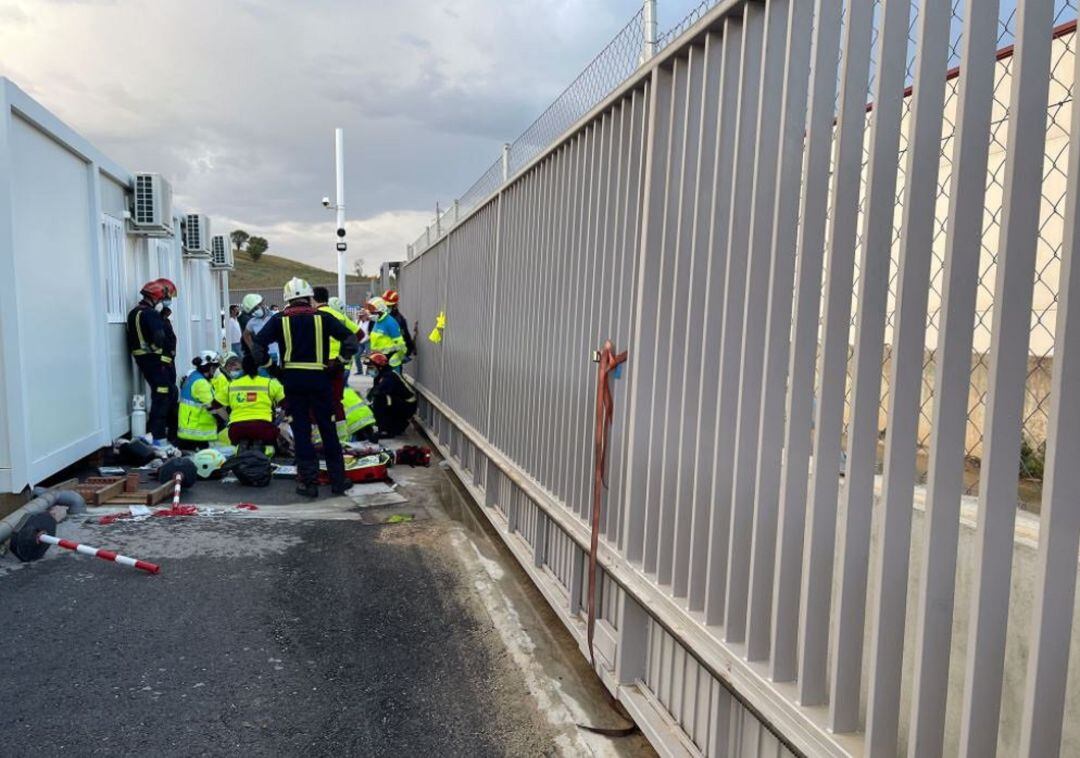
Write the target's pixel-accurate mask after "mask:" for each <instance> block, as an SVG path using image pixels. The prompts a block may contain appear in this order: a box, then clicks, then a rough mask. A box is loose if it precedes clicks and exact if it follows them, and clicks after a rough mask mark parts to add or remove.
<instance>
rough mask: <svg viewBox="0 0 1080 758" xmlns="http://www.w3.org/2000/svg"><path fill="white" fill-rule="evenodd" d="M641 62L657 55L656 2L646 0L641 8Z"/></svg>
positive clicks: (654, 0)
mask: <svg viewBox="0 0 1080 758" xmlns="http://www.w3.org/2000/svg"><path fill="white" fill-rule="evenodd" d="M641 15H642V24H641V35H642V40H641V62H642V63H645V62H646V61H648V60H650V59H651V58H652V57H653V56H654V55H656V0H645V2H644V3H643V4H642V7H641Z"/></svg>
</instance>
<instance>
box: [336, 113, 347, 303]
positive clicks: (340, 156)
mask: <svg viewBox="0 0 1080 758" xmlns="http://www.w3.org/2000/svg"><path fill="white" fill-rule="evenodd" d="M344 142H345V140H344V132H343V131H342V129H341V128H340V127H339V128H337V129H335V130H334V167H335V169H336V171H337V197H336V198H335V206H334V208H335V210H337V226H336V227H335V228H334V242H335V243H336V247H337V251H338V266H337V289H338V297H340V298H341V299H342V300H343V301H345V302H348V301H347V299H346V297H345V245H344V243H345V239H344V237H339V236H337V233H338V229H344V228H345V146H344Z"/></svg>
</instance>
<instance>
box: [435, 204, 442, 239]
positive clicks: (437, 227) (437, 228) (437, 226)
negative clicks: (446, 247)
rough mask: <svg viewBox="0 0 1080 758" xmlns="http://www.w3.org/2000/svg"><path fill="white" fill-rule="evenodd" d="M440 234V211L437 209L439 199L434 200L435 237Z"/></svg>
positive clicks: (437, 237)
mask: <svg viewBox="0 0 1080 758" xmlns="http://www.w3.org/2000/svg"><path fill="white" fill-rule="evenodd" d="M441 236H442V211H440V210H439V201H438V200H436V201H435V239H439V237H441Z"/></svg>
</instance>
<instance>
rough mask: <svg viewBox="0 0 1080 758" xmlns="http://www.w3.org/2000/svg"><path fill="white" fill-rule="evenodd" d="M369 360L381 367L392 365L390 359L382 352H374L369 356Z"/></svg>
mask: <svg viewBox="0 0 1080 758" xmlns="http://www.w3.org/2000/svg"><path fill="white" fill-rule="evenodd" d="M367 362H368V363H370V364H371V365H372V366H377V367H379V368H383V367H384V366H389V365H390V359H389V358H387V357H386V356H385V355H383V354H382V353H372V354H371V355H369V356H368V357H367Z"/></svg>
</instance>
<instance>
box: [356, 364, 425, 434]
mask: <svg viewBox="0 0 1080 758" xmlns="http://www.w3.org/2000/svg"><path fill="white" fill-rule="evenodd" d="M368 403H369V404H370V405H371V411H372V413H374V414H375V423H376V424H378V426H379V436H380V437H397V436H398V435H399V434H401V433H402V432H404V431H405V430H406V429H407V428H408V427H409V419H411V418H412V417H413V414H415V413H416V395H415V393H413V391H412V390H411V389H409V385H408V384H406V383H405V380H404V379H402V378H401V375H400V374H398V373H397V372H396V371H394V369H392V368H390V366H383V367H381V368H380V369H379V370H378V372H377V373H376V374H375V381H374V383H373V384H372V385H371V389H370V390H368Z"/></svg>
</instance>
